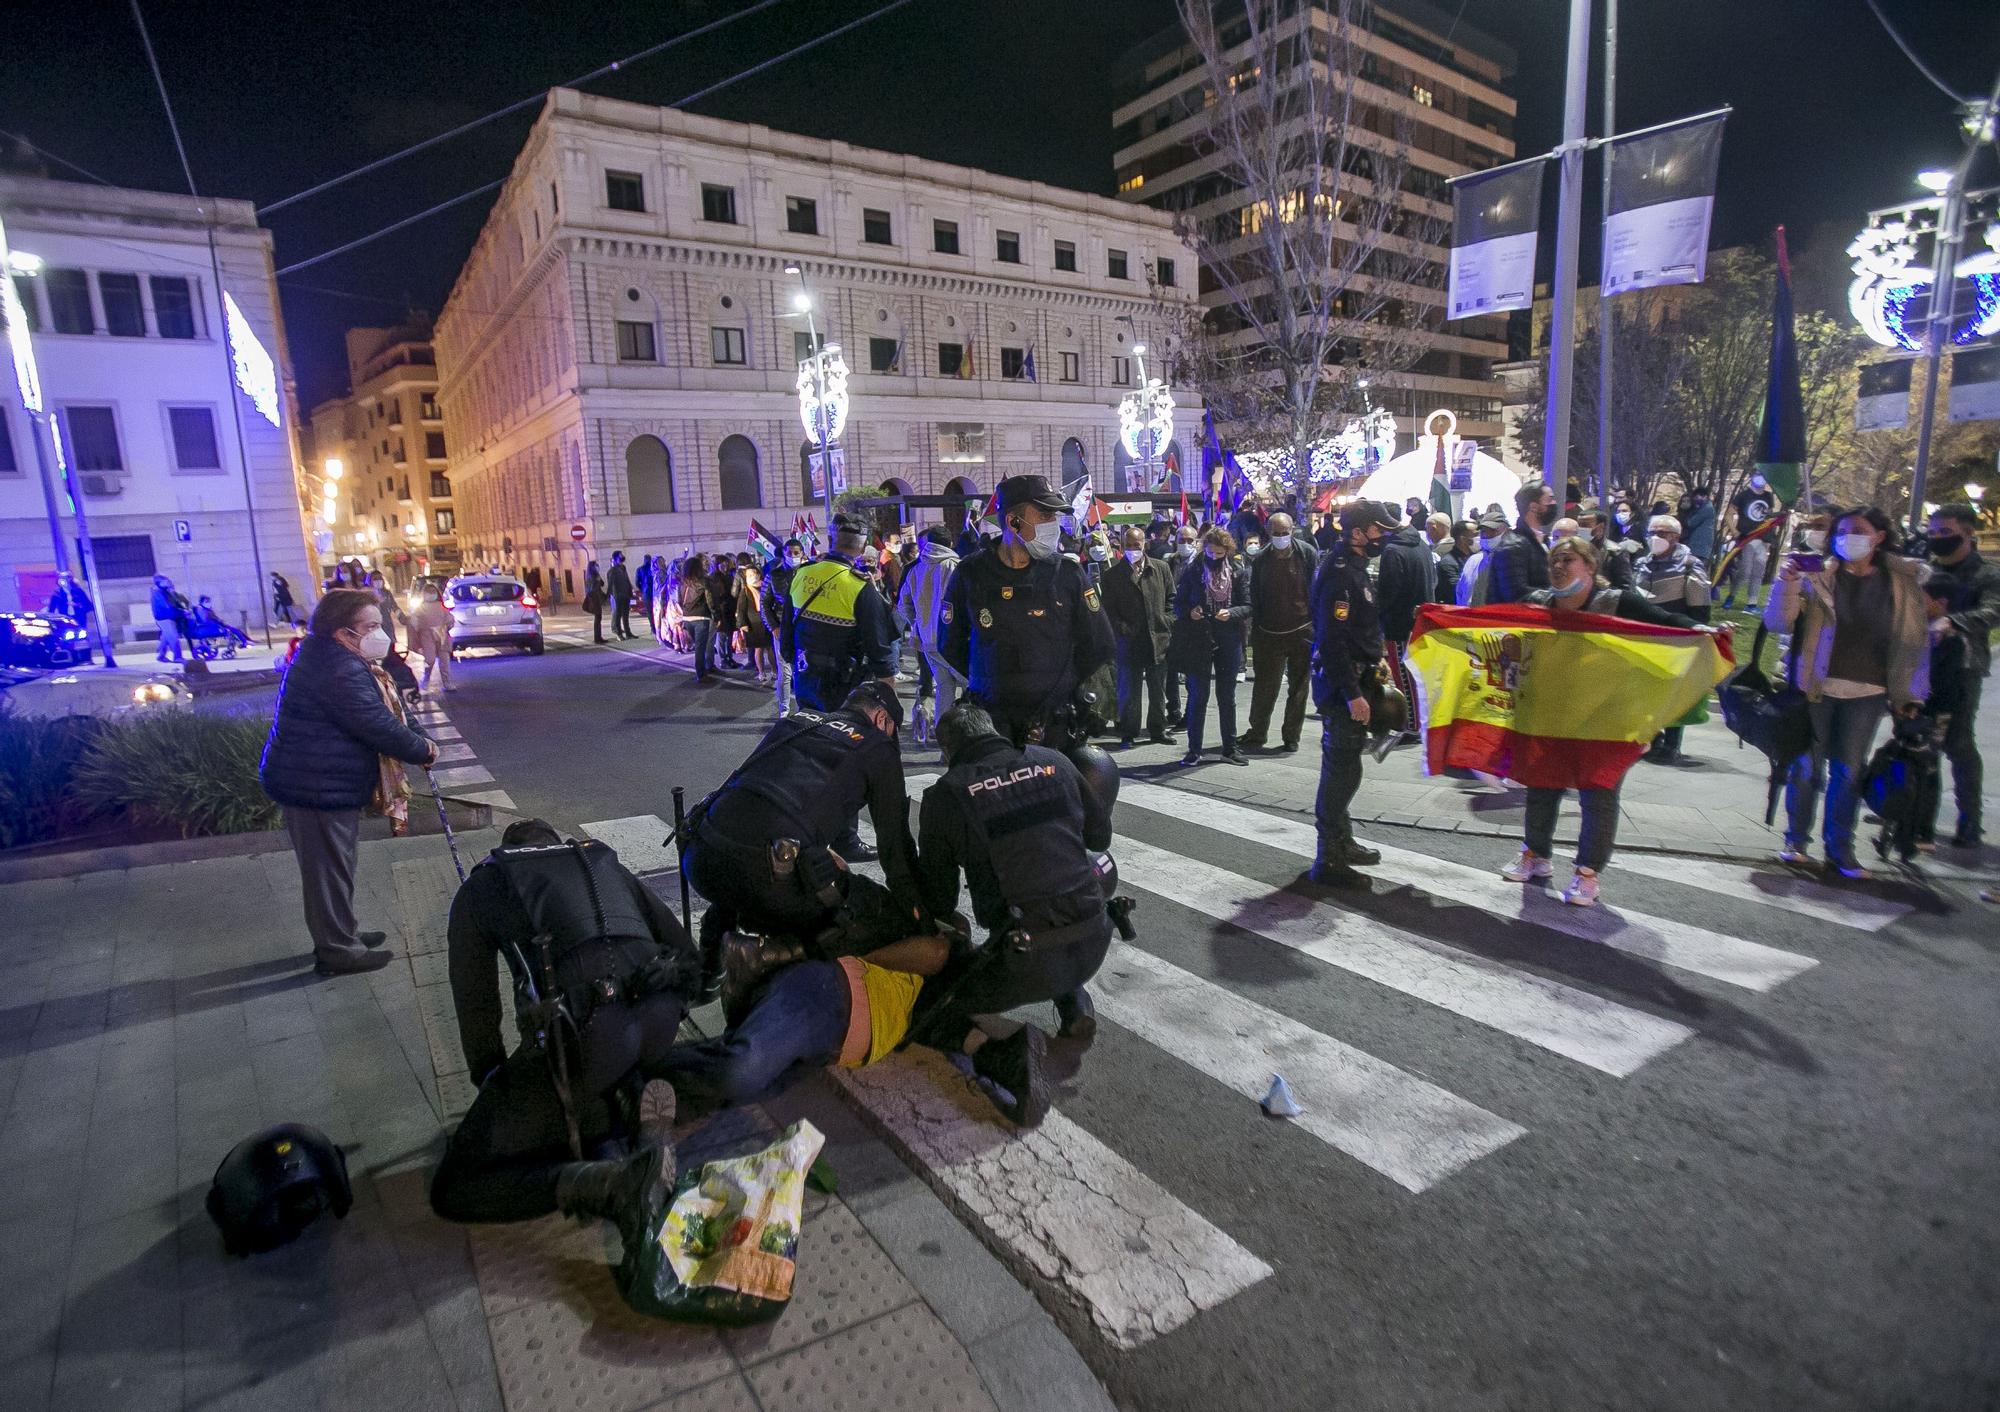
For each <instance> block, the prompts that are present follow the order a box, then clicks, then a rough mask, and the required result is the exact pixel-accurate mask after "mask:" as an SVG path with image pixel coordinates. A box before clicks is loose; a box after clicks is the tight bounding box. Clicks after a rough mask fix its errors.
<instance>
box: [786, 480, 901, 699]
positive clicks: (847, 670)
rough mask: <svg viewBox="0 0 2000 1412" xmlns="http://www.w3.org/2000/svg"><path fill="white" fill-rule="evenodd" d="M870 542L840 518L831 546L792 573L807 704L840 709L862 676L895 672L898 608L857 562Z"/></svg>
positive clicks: (797, 690) (798, 692)
mask: <svg viewBox="0 0 2000 1412" xmlns="http://www.w3.org/2000/svg"><path fill="white" fill-rule="evenodd" d="M866 547H867V546H866V543H865V542H864V540H863V539H862V535H861V530H860V528H859V527H858V526H857V525H855V524H854V523H853V522H852V521H849V520H845V519H842V520H836V521H835V522H834V524H833V547H832V548H831V549H830V550H828V551H827V552H826V553H825V554H823V555H821V556H820V557H819V558H817V559H815V560H813V561H812V562H811V563H810V564H807V565H806V566H805V567H804V568H802V569H800V570H799V571H798V572H797V573H795V574H793V575H792V580H791V592H790V597H791V617H792V694H793V697H794V699H795V700H796V701H797V702H798V704H799V705H801V706H805V707H809V708H811V709H812V710H815V711H838V710H839V709H840V707H841V703H842V702H844V701H846V700H847V695H848V693H849V692H851V691H853V690H854V688H855V687H856V686H858V685H860V683H861V682H862V680H863V679H864V678H867V677H875V678H878V679H880V680H882V681H892V680H893V679H894V678H895V675H896V620H895V615H894V614H893V613H891V612H890V611H889V605H888V603H887V602H886V601H885V600H884V599H883V597H882V594H881V592H880V591H879V590H878V589H877V588H876V587H875V585H874V584H872V583H871V582H869V580H868V575H867V574H866V573H864V572H862V571H861V570H860V569H858V568H856V567H855V561H856V560H857V559H859V558H860V556H861V554H862V551H863V550H864V549H865V548H866Z"/></svg>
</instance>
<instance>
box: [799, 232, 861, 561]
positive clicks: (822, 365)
mask: <svg viewBox="0 0 2000 1412" xmlns="http://www.w3.org/2000/svg"><path fill="white" fill-rule="evenodd" d="M785 273H786V274H788V275H797V276H798V277H799V292H798V293H797V294H795V295H793V296H792V307H793V308H794V309H797V310H798V311H799V312H800V313H801V314H804V315H805V316H806V336H807V338H808V340H809V342H810V343H811V345H812V350H813V351H812V353H811V354H810V355H809V356H807V357H805V358H802V359H800V360H799V380H798V391H799V420H800V421H801V422H803V423H804V424H805V429H806V435H807V436H810V437H812V438H813V439H814V440H815V441H817V442H818V443H819V482H820V490H821V493H822V494H823V495H824V497H825V499H826V527H827V533H828V534H832V533H833V494H834V491H835V489H836V488H838V489H840V490H845V489H846V488H847V485H846V480H847V477H846V475H845V471H844V468H842V473H841V474H840V477H839V479H840V481H841V484H840V485H839V486H838V487H836V486H835V485H834V479H835V463H834V457H833V452H834V443H835V442H837V441H838V440H840V433H841V432H842V431H843V430H845V429H846V426H847V360H846V359H845V358H843V357H841V356H840V345H839V344H838V343H829V344H827V345H826V346H825V347H821V346H820V341H819V325H818V323H817V322H816V321H815V320H814V318H813V301H812V293H811V291H810V290H808V289H807V288H806V272H805V269H804V267H803V266H801V265H799V264H797V263H796V262H794V263H790V264H787V265H786V266H785Z"/></svg>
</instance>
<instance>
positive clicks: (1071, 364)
mask: <svg viewBox="0 0 2000 1412" xmlns="http://www.w3.org/2000/svg"><path fill="white" fill-rule="evenodd" d="M1077 362H1078V359H1077V355H1076V354H1074V353H1065V354H1063V355H1062V380H1063V381H1064V382H1078V381H1080V380H1081V378H1082V374H1081V372H1080V371H1079V369H1078V368H1077Z"/></svg>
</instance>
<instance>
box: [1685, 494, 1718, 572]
mask: <svg viewBox="0 0 2000 1412" xmlns="http://www.w3.org/2000/svg"><path fill="white" fill-rule="evenodd" d="M1680 520H1681V543H1683V544H1685V545H1687V547H1688V553H1690V554H1692V555H1694V557H1695V558H1697V559H1699V560H1701V562H1702V566H1703V567H1704V568H1706V567H1707V565H1708V561H1709V560H1710V559H1713V558H1714V557H1715V501H1714V499H1713V498H1712V497H1711V496H1710V495H1709V493H1708V487H1707V486H1705V485H1697V486H1696V487H1695V488H1694V489H1693V490H1691V491H1689V492H1688V494H1687V499H1686V500H1684V501H1683V502H1682V506H1681V516H1680Z"/></svg>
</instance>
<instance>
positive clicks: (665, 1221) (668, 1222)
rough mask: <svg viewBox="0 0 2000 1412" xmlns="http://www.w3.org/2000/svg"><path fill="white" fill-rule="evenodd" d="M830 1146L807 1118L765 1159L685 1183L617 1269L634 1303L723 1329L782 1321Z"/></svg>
mask: <svg viewBox="0 0 2000 1412" xmlns="http://www.w3.org/2000/svg"><path fill="white" fill-rule="evenodd" d="M825 1142H826V1137H825V1135H824V1134H822V1133H821V1132H820V1130H819V1129H818V1128H815V1127H814V1126H813V1125H812V1124H811V1123H809V1122H806V1121H804V1120H803V1119H801V1120H800V1121H799V1122H796V1123H794V1124H792V1126H791V1127H789V1128H787V1129H785V1131H784V1132H783V1134H781V1135H780V1136H779V1138H778V1140H777V1141H776V1142H774V1143H772V1144H771V1145H770V1146H769V1147H767V1148H764V1149H763V1150H762V1151H761V1152H752V1153H750V1154H749V1155H748V1156H744V1157H729V1158H724V1159H721V1160H719V1161H715V1162H710V1163H707V1164H706V1165H704V1166H703V1167H702V1168H701V1169H700V1170H699V1171H697V1172H690V1173H689V1174H688V1175H687V1176H686V1177H684V1178H682V1179H681V1183H680V1185H679V1187H677V1188H676V1190H675V1192H674V1197H673V1200H672V1201H671V1202H669V1203H668V1205H667V1209H666V1211H665V1212H664V1213H663V1214H662V1216H661V1218H660V1224H659V1227H658V1229H657V1230H654V1231H651V1232H649V1233H648V1239H647V1240H646V1241H645V1243H644V1244H643V1245H641V1246H640V1247H639V1249H638V1250H637V1251H633V1252H628V1253H627V1257H626V1259H625V1260H624V1261H622V1262H621V1264H620V1266H619V1270H618V1282H619V1287H620V1292H621V1293H622V1294H623V1295H624V1296H625V1301H626V1303H628V1304H630V1305H631V1306H632V1307H633V1308H634V1309H637V1310H639V1311H640V1312H641V1313H644V1314H654V1315H658V1316H659V1317H661V1318H667V1319H696V1320H704V1321H706V1322H709V1323H717V1324H753V1323H757V1322H759V1321H761V1320H765V1319H775V1318H777V1317H778V1315H779V1314H781V1313H783V1312H784V1309H785V1305H786V1304H787V1303H788V1302H790V1300H791V1297H792V1279H793V1276H794V1275H795V1274H796V1273H797V1269H798V1266H797V1259H796V1257H797V1254H798V1248H799V1223H800V1220H801V1219H802V1217H803V1215H804V1202H805V1182H806V1172H807V1171H808V1169H810V1168H811V1166H812V1164H813V1161H814V1159H815V1158H817V1157H818V1156H819V1150H820V1148H821V1146H822V1145H824V1144H825Z"/></svg>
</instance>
